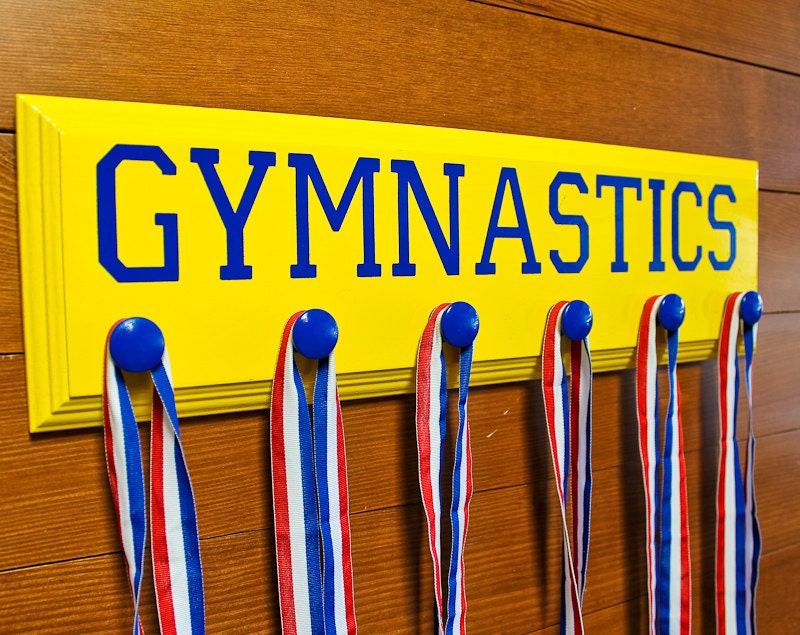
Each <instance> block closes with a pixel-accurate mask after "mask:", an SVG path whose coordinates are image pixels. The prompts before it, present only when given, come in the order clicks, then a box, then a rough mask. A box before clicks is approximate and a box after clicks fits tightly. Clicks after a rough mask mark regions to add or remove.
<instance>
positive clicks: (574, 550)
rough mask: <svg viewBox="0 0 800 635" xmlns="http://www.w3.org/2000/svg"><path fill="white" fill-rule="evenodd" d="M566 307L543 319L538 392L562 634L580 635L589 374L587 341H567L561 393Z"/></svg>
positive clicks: (586, 528) (588, 485)
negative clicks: (557, 537) (555, 526)
mask: <svg viewBox="0 0 800 635" xmlns="http://www.w3.org/2000/svg"><path fill="white" fill-rule="evenodd" d="M567 304H568V303H567V302H564V301H562V302H558V303H556V304H555V305H554V306H553V307H552V308H551V309H550V311H549V312H548V315H547V322H546V328H545V335H544V339H543V342H542V393H543V397H544V404H545V419H546V422H547V434H548V438H549V440H550V453H551V458H552V463H553V473H554V475H555V480H556V489H557V492H558V497H559V505H560V509H561V525H562V588H561V614H562V617H563V621H562V623H561V633H570V634H572V633H575V634H578V635H580V634H581V633H583V616H582V604H583V594H584V590H585V586H586V566H587V562H588V551H589V550H588V547H589V530H590V520H591V512H590V507H591V382H592V370H591V358H590V355H589V342H588V337H587V338H585V339H584V340H583V341H579V342H571V356H570V358H571V365H572V383H571V386H570V390H569V391H568V392H567V394H565V389H566V370H565V367H564V362H563V358H562V355H561V323H562V322H561V321H562V316H563V312H564V310H565V309H566V307H567ZM568 438H569V443H568V442H567V439H568ZM570 471H572V476H571V479H572V480H571V481H570ZM570 485H571V487H570ZM569 500H571V501H572V520H573V523H572V527H571V528H570V526H569V524H568V522H567V505H568V501H569Z"/></svg>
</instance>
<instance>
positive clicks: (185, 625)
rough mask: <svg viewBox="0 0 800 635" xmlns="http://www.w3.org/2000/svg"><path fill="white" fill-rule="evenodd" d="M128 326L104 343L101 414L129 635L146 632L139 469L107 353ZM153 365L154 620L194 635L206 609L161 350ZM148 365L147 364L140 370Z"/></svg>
mask: <svg viewBox="0 0 800 635" xmlns="http://www.w3.org/2000/svg"><path fill="white" fill-rule="evenodd" d="M142 319H143V318H134V319H133V320H134V321H135V320H142ZM129 322H131V320H124V321H120V322H117V323H116V324H115V325H114V326H113V327H112V328H111V330H110V332H109V336H108V338H107V340H106V352H105V382H104V390H103V414H104V436H105V450H106V462H107V465H108V476H109V482H110V484H111V491H112V494H113V497H114V506H115V509H116V512H117V522H118V524H119V530H120V538H121V541H122V547H123V551H124V553H125V560H126V564H127V569H128V580H129V583H130V587H131V594H132V596H133V603H134V620H133V633H134V635H135V634H136V633H143V632H144V630H143V628H142V625H141V621H140V619H139V606H140V595H141V584H142V570H143V568H144V545H145V541H146V537H147V514H146V509H145V505H146V500H145V483H144V470H143V468H142V454H141V445H140V442H139V430H138V427H137V424H136V418H135V416H134V412H133V406H132V405H131V399H130V394H129V392H128V388H127V385H126V383H125V377H124V375H123V373H122V369H121V368H120V366H119V364H118V362H117V360H116V359H115V357H114V356H113V355H112V350H111V349H112V345H111V340H112V338H119V337H123V338H124V337H127V336H126V335H124V334H123V335H120V333H121V332H122V331H120V330H117V329H118V327H120V326H122V325H123V324H125V326H127V325H128V324H127V323H129ZM147 322H149V320H148V321H147ZM150 324H151V325H152V323H150ZM152 326H153V327H155V325H152ZM155 328H156V329H157V327H155ZM158 334H159V335H160V331H159V332H158ZM162 346H163V342H162ZM133 348H135V346H133ZM123 363H124V362H123ZM152 363H155V364H156V365H155V367H152V368H150V375H151V378H152V381H153V410H152V415H151V422H152V425H151V446H150V455H151V456H150V513H151V526H150V535H151V543H152V544H151V549H152V558H153V578H154V581H155V590H156V603H157V606H158V619H159V624H160V626H161V633H164V634H193V635H199V634H202V633H205V602H204V593H203V572H202V565H201V560H200V541H199V534H198V529H197V512H196V510H195V504H194V493H193V491H192V484H191V480H190V478H189V470H188V468H187V466H186V462H185V460H184V453H183V447H182V444H181V439H180V428H179V424H178V414H177V409H176V407H175V393H174V390H173V387H172V378H171V370H170V365H169V356H168V354H167V351H166V349H163V352H162V351H159V352H158V355H157V357H155V358H153V360H152ZM152 363H151V362H150V361H148V362H147V363H145V364H144V366H151V365H152ZM137 370H142V371H143V370H147V368H141V369H138V368H137Z"/></svg>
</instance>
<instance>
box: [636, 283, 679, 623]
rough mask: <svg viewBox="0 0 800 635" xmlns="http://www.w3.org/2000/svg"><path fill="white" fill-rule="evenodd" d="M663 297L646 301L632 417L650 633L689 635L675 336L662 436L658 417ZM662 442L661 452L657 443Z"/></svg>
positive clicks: (670, 342)
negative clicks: (640, 485)
mask: <svg viewBox="0 0 800 635" xmlns="http://www.w3.org/2000/svg"><path fill="white" fill-rule="evenodd" d="M664 297H665V296H654V297H652V298H650V299H649V300H647V302H646V303H645V307H644V312H643V314H642V320H641V323H640V325H639V339H638V343H637V348H636V412H637V416H638V420H639V451H640V454H641V459H642V473H643V476H644V491H645V508H646V512H647V570H648V601H649V609H650V611H649V624H650V627H649V632H650V633H651V634H655V633H658V634H660V635H665V634H683V633H689V632H691V595H692V593H691V567H690V562H689V522H688V513H687V496H686V466H685V463H684V458H683V431H682V428H681V395H680V387H679V386H678V376H677V358H678V330H677V329H676V330H674V331H667V356H668V364H667V369H668V376H669V393H670V394H669V405H668V406H667V416H666V420H665V425H664V430H663V431H661V430H660V429H659V417H658V376H657V375H658V355H657V351H656V331H657V327H656V318H657V315H658V310H659V307H660V306H661V301H662V300H663V298H664ZM660 436H661V437H662V438H663V452H661V451H660V449H659V447H658V446H659V437H660Z"/></svg>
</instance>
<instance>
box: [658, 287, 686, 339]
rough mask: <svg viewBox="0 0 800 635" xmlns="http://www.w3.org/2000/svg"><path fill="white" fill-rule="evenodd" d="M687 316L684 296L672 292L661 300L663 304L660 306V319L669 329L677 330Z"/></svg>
mask: <svg viewBox="0 0 800 635" xmlns="http://www.w3.org/2000/svg"><path fill="white" fill-rule="evenodd" d="M685 316H686V306H685V305H684V303H683V298H682V297H681V296H679V295H678V294H677V293H670V294H669V295H666V296H664V299H663V300H661V306H660V307H659V308H658V321H659V322H661V326H663V327H664V328H665V329H667V330H668V331H677V330H678V328H679V327H680V325H681V324H683V318H684V317H685Z"/></svg>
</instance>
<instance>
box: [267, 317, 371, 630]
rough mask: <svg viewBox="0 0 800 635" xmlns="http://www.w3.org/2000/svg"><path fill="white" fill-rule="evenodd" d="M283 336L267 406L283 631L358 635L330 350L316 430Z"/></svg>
mask: <svg viewBox="0 0 800 635" xmlns="http://www.w3.org/2000/svg"><path fill="white" fill-rule="evenodd" d="M302 314H303V313H302V312H299V313H296V314H295V315H293V316H292V317H291V318H290V319H289V321H288V323H287V324H286V327H285V328H284V331H283V337H282V338H281V346H280V351H279V353H278V363H277V367H276V369H275V378H274V380H273V384H272V405H271V408H270V442H271V443H270V451H271V463H272V497H273V505H274V512H275V545H276V551H277V561H278V586H279V591H280V610H281V623H282V625H283V632H284V633H286V634H290V635H291V634H294V633H298V634H300V635H322V634H327V635H331V634H334V633H356V631H357V628H356V614H355V601H354V593H353V564H352V558H351V552H350V519H349V511H348V510H349V503H348V489H347V464H346V458H345V443H344V426H343V424H342V413H341V408H340V405H339V394H338V390H337V387H336V365H335V362H334V355H333V352H331V354H330V355H329V356H328V357H326V358H323V359H321V360H319V365H318V368H317V376H316V382H315V385H314V406H313V427H312V420H311V416H310V415H309V409H308V404H307V403H306V396H305V389H304V387H303V380H302V377H301V375H300V371H299V369H298V367H297V364H296V363H295V360H294V345H293V343H292V329H293V327H294V325H295V322H297V320H298V318H299V317H300V316H301V315H302Z"/></svg>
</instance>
